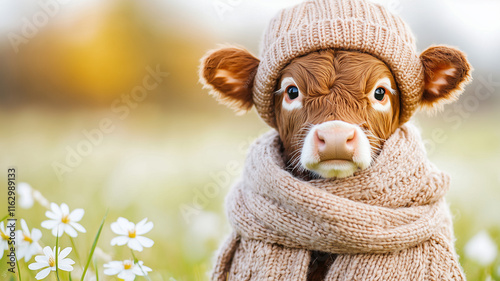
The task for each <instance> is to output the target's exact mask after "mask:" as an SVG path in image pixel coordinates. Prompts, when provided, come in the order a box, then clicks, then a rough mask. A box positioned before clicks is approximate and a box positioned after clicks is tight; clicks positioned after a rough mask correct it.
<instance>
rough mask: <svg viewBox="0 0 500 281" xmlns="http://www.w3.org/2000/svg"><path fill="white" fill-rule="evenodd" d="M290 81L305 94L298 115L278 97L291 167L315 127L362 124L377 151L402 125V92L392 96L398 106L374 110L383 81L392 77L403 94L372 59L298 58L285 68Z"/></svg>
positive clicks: (351, 55)
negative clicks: (374, 91) (375, 91)
mask: <svg viewBox="0 0 500 281" xmlns="http://www.w3.org/2000/svg"><path fill="white" fill-rule="evenodd" d="M284 76H291V77H293V79H294V80H295V82H296V83H297V85H296V86H297V87H298V88H299V89H300V91H301V93H302V94H303V95H304V97H303V101H302V104H303V108H302V109H299V110H293V111H287V110H282V99H283V98H284V96H285V95H286V94H285V93H284V94H282V95H276V97H275V112H276V121H277V122H276V123H277V125H278V131H279V134H280V137H281V140H282V142H283V148H284V158H285V160H286V161H287V162H288V164H289V165H290V166H291V167H295V166H296V165H297V163H298V161H299V159H300V150H301V148H302V142H303V139H304V138H305V134H306V133H307V131H308V129H309V128H310V126H311V125H316V124H320V123H323V122H326V121H333V120H341V121H344V122H348V123H351V124H358V125H359V126H360V127H361V128H362V129H364V131H365V132H366V133H367V135H368V139H369V140H370V143H371V145H372V147H374V148H375V150H377V149H379V148H381V146H382V145H383V141H384V140H385V139H387V138H388V137H389V136H390V135H391V134H392V133H393V132H394V131H395V130H396V129H397V128H398V126H399V92H397V93H396V95H392V94H390V93H389V92H387V95H388V97H389V98H390V99H391V104H392V110H390V111H388V112H380V111H377V110H375V109H373V108H371V106H370V101H369V98H368V95H369V94H371V93H369V91H370V90H372V88H373V87H374V86H375V83H376V82H377V80H378V79H380V78H383V77H388V78H389V79H390V81H391V84H392V85H391V86H392V88H393V89H397V87H396V83H395V81H394V78H393V77H392V74H391V72H390V70H389V68H388V67H387V66H386V65H385V64H384V63H383V62H382V61H380V60H378V59H376V58H375V57H373V56H371V55H368V54H364V53H357V52H350V51H334V50H324V51H318V52H314V53H311V54H308V55H306V56H303V57H300V58H297V59H295V60H294V61H293V62H292V63H291V64H289V65H288V66H287V67H286V68H284V69H283V71H282V77H284ZM278 84H279V85H280V83H278ZM373 156H375V155H373ZM302 176H304V175H302Z"/></svg>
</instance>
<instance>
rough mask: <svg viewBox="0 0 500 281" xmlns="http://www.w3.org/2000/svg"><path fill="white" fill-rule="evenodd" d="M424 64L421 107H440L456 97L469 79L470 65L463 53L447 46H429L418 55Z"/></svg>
mask: <svg viewBox="0 0 500 281" xmlns="http://www.w3.org/2000/svg"><path fill="white" fill-rule="evenodd" d="M420 60H421V61H422V64H423V66H424V83H425V84H424V93H423V96H422V100H421V103H420V104H421V107H422V108H424V109H441V108H442V106H443V105H444V104H447V103H451V102H453V101H455V100H457V99H458V97H459V96H460V94H462V92H463V90H464V86H465V85H466V84H467V83H468V82H469V81H470V80H471V75H470V73H471V71H472V67H471V65H470V64H469V62H468V61H467V58H466V56H465V54H464V53H463V52H462V51H460V50H458V49H455V48H452V47H447V46H434V47H430V48H428V49H427V50H425V51H424V52H422V54H421V55H420Z"/></svg>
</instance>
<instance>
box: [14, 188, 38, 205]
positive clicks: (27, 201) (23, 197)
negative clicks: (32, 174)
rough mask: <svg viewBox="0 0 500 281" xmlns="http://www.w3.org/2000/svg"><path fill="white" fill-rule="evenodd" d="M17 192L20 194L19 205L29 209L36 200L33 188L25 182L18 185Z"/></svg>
mask: <svg viewBox="0 0 500 281" xmlns="http://www.w3.org/2000/svg"><path fill="white" fill-rule="evenodd" d="M17 194H18V195H19V207H21V208H24V209H29V208H31V207H33V204H34V203H35V200H34V198H33V188H31V186H30V185H29V184H27V183H25V182H20V183H19V184H18V185H17Z"/></svg>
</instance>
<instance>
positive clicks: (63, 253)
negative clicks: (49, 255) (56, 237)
mask: <svg viewBox="0 0 500 281" xmlns="http://www.w3.org/2000/svg"><path fill="white" fill-rule="evenodd" d="M69 253H71V247H67V248H64V250H62V251H61V252H60V253H59V256H58V257H57V258H58V259H59V260H63V259H64V258H65V257H67V256H68V255H69Z"/></svg>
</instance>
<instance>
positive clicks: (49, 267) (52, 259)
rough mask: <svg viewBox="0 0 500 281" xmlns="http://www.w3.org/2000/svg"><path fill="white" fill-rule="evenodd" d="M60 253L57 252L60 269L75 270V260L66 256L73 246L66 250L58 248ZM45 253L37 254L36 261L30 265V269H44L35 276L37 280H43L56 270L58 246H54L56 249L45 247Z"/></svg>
mask: <svg viewBox="0 0 500 281" xmlns="http://www.w3.org/2000/svg"><path fill="white" fill-rule="evenodd" d="M57 250H58V254H57V259H58V261H57V266H58V268H59V270H64V271H72V270H73V266H72V265H73V264H75V262H74V261H73V260H72V259H70V258H66V257H67V256H68V254H69V253H70V252H71V247H68V248H65V249H64V250H62V251H61V248H59V249H57ZM43 253H44V254H43V255H40V256H36V257H35V261H36V262H34V263H32V264H30V265H29V266H28V268H29V269H31V270H39V269H42V268H43V269H42V270H41V271H40V272H38V273H37V275H36V276H35V278H36V280H41V279H44V278H45V277H47V275H49V273H50V272H51V271H56V254H55V253H56V247H54V250H52V249H50V247H49V246H47V247H45V248H43Z"/></svg>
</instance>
